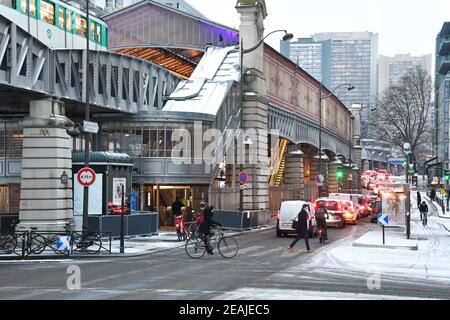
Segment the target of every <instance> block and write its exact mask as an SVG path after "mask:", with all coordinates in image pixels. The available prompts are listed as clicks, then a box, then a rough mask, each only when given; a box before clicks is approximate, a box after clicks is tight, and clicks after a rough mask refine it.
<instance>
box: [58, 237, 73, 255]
mask: <svg viewBox="0 0 450 320" xmlns="http://www.w3.org/2000/svg"><path fill="white" fill-rule="evenodd" d="M57 239H58V240H57V241H56V246H57V248H58V251H62V252H68V251H69V250H70V237H69V236H58V237H57Z"/></svg>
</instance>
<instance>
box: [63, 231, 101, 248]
mask: <svg viewBox="0 0 450 320" xmlns="http://www.w3.org/2000/svg"><path fill="white" fill-rule="evenodd" d="M87 229H88V228H86V227H83V230H84V232H82V233H78V232H72V234H71V238H70V245H71V248H74V249H73V251H76V250H79V251H83V252H86V253H89V254H96V253H99V252H100V250H102V248H103V241H102V237H101V236H100V235H99V234H98V233H94V232H88V231H87Z"/></svg>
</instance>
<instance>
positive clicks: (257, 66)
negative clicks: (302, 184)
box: [236, 0, 269, 210]
mask: <svg viewBox="0 0 450 320" xmlns="http://www.w3.org/2000/svg"><path fill="white" fill-rule="evenodd" d="M236 9H237V11H238V12H239V14H240V20H241V24H240V26H239V35H240V39H241V46H240V47H241V48H240V50H241V52H240V53H241V57H242V61H241V70H242V73H241V75H242V78H241V79H240V81H241V86H242V91H241V93H242V112H241V114H242V119H241V120H242V121H241V128H242V129H243V131H244V135H249V137H250V139H251V140H252V142H253V145H251V146H250V147H249V149H250V150H249V152H248V153H247V151H245V152H244V155H245V156H246V157H245V159H243V160H244V161H243V162H240V163H242V164H243V167H244V168H248V169H247V171H249V182H250V183H249V185H248V188H246V189H244V192H243V194H244V199H243V209H244V210H259V209H267V208H268V207H269V184H268V178H269V159H268V130H267V128H268V123H267V118H268V101H267V99H266V82H265V76H264V45H261V44H262V43H261V40H262V39H263V34H264V19H265V18H266V16H267V11H266V5H265V2H264V1H262V0H261V1H254V2H253V4H248V3H245V2H244V1H242V2H238V3H237V6H236ZM258 44H259V46H257V45H258ZM249 48H254V49H252V50H251V51H248V49H249ZM246 49H247V52H245V50H246ZM244 147H246V146H245V145H244ZM247 156H248V157H247ZM247 159H248V161H249V162H248V163H247ZM240 161H242V159H240Z"/></svg>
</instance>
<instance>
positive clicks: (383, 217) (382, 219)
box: [378, 214, 389, 226]
mask: <svg viewBox="0 0 450 320" xmlns="http://www.w3.org/2000/svg"><path fill="white" fill-rule="evenodd" d="M378 224H379V225H383V226H387V225H388V224H389V216H388V215H387V214H379V215H378Z"/></svg>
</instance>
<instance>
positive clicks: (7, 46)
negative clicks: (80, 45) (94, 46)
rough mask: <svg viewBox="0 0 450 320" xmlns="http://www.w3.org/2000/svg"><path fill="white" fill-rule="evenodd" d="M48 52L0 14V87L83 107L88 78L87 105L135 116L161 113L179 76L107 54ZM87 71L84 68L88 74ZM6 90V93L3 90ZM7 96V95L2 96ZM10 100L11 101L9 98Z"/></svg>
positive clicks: (98, 52)
mask: <svg viewBox="0 0 450 320" xmlns="http://www.w3.org/2000/svg"><path fill="white" fill-rule="evenodd" d="M85 57H86V50H68V49H59V50H53V49H50V48H48V47H47V46H45V45H44V44H42V43H41V42H39V41H38V40H37V39H35V38H34V37H32V36H31V35H29V34H28V33H27V32H26V31H24V30H22V29H20V28H18V27H17V26H16V25H15V24H14V23H12V22H11V21H9V20H8V19H6V18H5V17H3V16H0V86H1V87H3V88H2V89H3V90H2V91H3V92H8V91H9V90H8V89H7V88H12V89H14V90H10V91H11V94H13V95H17V90H19V91H20V90H22V91H24V92H32V93H33V94H34V95H36V94H41V95H42V96H47V97H55V98H59V99H62V100H63V101H64V100H68V101H70V102H74V103H75V104H80V105H82V104H83V103H84V101H85V99H86V89H85V86H84V85H83V83H85V81H86V79H87V77H89V78H90V88H89V90H88V91H89V96H90V101H91V104H92V105H95V106H97V107H99V108H103V109H105V110H110V111H121V112H125V113H130V114H135V113H137V112H140V111H150V110H155V109H162V107H163V104H164V100H165V98H166V97H167V96H169V95H170V94H171V93H172V92H173V91H174V90H175V88H176V86H177V84H178V82H179V80H180V79H179V78H178V77H177V76H176V75H174V74H173V73H171V72H170V71H168V70H166V69H164V68H161V67H160V66H158V65H156V64H153V63H151V62H149V61H145V60H142V59H139V58H135V57H132V56H127V55H121V54H116V53H111V52H106V51H90V54H89V68H87V67H86V59H85ZM88 69H89V70H88ZM5 88H6V89H5ZM6 98H7V97H6ZM13 98H14V97H13Z"/></svg>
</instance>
